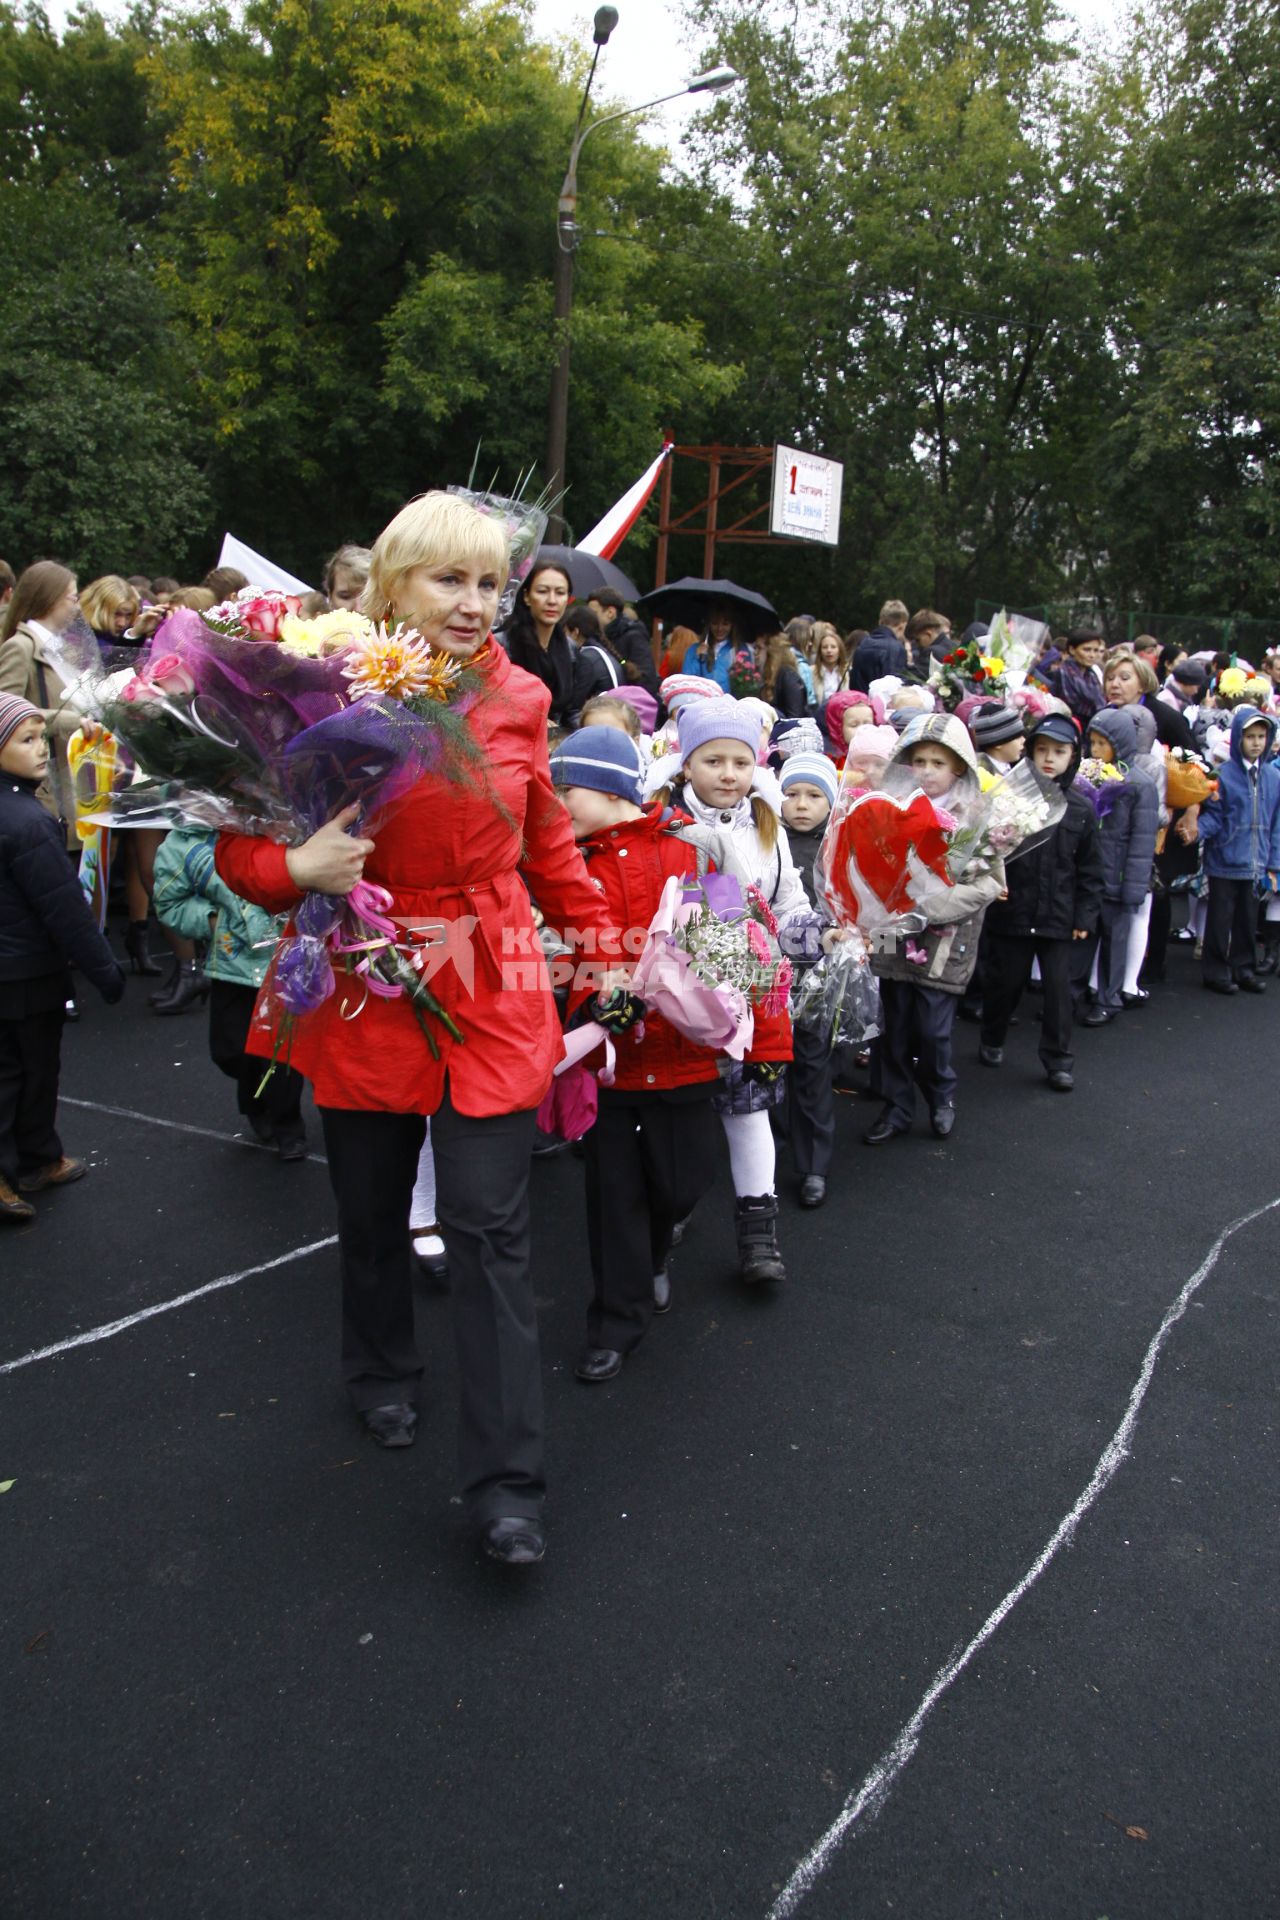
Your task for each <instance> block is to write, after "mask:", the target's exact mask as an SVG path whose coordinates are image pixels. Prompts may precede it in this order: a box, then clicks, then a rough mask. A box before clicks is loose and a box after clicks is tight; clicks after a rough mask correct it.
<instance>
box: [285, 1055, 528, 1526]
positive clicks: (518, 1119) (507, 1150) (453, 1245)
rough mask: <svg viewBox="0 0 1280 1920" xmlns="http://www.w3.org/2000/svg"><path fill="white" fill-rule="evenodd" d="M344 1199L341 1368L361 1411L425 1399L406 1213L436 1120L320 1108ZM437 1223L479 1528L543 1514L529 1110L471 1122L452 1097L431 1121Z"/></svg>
mask: <svg viewBox="0 0 1280 1920" xmlns="http://www.w3.org/2000/svg"><path fill="white" fill-rule="evenodd" d="M320 1117H321V1120H322V1122H323V1125H324V1139H325V1151H326V1153H327V1155H328V1159H329V1178H330V1181H331V1183H332V1186H333V1192H334V1197H335V1199H336V1200H337V1203H338V1245H339V1255H340V1262H341V1268H342V1371H343V1378H344V1380H345V1381H346V1386H347V1391H348V1393H349V1394H350V1396H351V1400H352V1403H353V1405H354V1406H356V1407H357V1408H359V1409H361V1410H367V1409H368V1408H370V1407H378V1406H386V1405H390V1404H392V1403H394V1402H407V1403H409V1404H410V1405H413V1404H415V1403H416V1401H417V1397H418V1387H419V1383H420V1381H421V1379H422V1361H421V1359H420V1358H419V1355H418V1347H417V1341H416V1339H415V1335H414V1324H413V1256H412V1248H411V1245H410V1237H409V1203H410V1200H411V1199H412V1197H413V1183H414V1178H415V1176H416V1173H417V1168H418V1154H419V1152H420V1151H421V1148H422V1142H423V1138H424V1136H425V1133H426V1123H425V1122H424V1120H423V1118H422V1115H421V1114H415V1113H354V1112H349V1111H346V1110H340V1109H337V1108H334V1107H325V1108H323V1109H322V1110H321V1116H320ZM431 1145H432V1149H433V1151H434V1153H435V1161H436V1186H437V1216H438V1219H439V1223H440V1232H441V1234H442V1236H443V1238H444V1244H445V1250H446V1252H447V1254H448V1256H449V1278H450V1283H451V1285H450V1290H451V1295H452V1305H453V1329H454V1343H455V1346H456V1349H457V1356H458V1376H459V1388H460V1401H461V1405H460V1419H459V1428H458V1456H459V1464H460V1468H461V1478H462V1493H463V1498H464V1500H465V1502H466V1505H467V1509H468V1512H469V1514H470V1516H471V1518H472V1519H473V1520H474V1521H475V1522H476V1523H477V1524H478V1525H481V1526H483V1525H484V1524H485V1523H486V1522H487V1521H489V1520H492V1519H496V1518H499V1517H501V1516H502V1515H506V1514H518V1515H523V1516H525V1517H528V1516H531V1515H536V1514H538V1513H540V1512H541V1509H542V1501H543V1496H544V1493H545V1491H546V1479H545V1471H544V1467H543V1421H542V1372H541V1359H540V1354H539V1348H538V1317H537V1313H536V1311H535V1308H534V1301H533V1284H532V1280H531V1278H530V1273H529V1164H530V1162H529V1155H530V1152H531V1150H532V1147H533V1113H532V1111H529V1112H526V1113H500V1114H495V1115H493V1116H491V1117H489V1118H486V1119H479V1120H477V1119H473V1118H472V1117H471V1116H470V1115H468V1114H463V1113H459V1112H458V1111H457V1109H456V1108H455V1107H454V1105H453V1102H452V1100H451V1098H450V1096H449V1089H448V1086H447V1084H446V1087H445V1095H444V1099H443V1100H442V1102H441V1104H440V1107H439V1108H438V1110H437V1111H436V1112H435V1113H434V1114H432V1116H431Z"/></svg>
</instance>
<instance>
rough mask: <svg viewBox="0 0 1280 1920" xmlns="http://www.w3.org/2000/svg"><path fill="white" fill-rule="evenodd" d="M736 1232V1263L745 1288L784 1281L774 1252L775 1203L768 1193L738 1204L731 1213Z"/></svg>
mask: <svg viewBox="0 0 1280 1920" xmlns="http://www.w3.org/2000/svg"><path fill="white" fill-rule="evenodd" d="M734 1225H735V1226H736V1228H737V1230H738V1262H739V1269H740V1271H741V1274H742V1278H743V1279H744V1280H745V1281H746V1282H747V1283H748V1285H749V1286H756V1285H758V1283H759V1282H760V1281H762V1280H773V1281H778V1280H785V1279H786V1277H787V1270H786V1268H785V1267H784V1266H783V1264H782V1255H781V1254H780V1253H779V1252H778V1202H777V1198H776V1196H775V1195H774V1194H772V1193H761V1194H757V1195H755V1196H754V1197H750V1196H748V1197H744V1198H741V1199H739V1200H738V1202H737V1205H736V1207H735V1209H734Z"/></svg>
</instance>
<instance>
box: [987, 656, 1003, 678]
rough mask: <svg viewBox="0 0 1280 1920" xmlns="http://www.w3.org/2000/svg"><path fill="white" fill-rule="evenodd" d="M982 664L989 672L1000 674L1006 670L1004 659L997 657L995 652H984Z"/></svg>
mask: <svg viewBox="0 0 1280 1920" xmlns="http://www.w3.org/2000/svg"><path fill="white" fill-rule="evenodd" d="M982 665H983V667H984V668H985V670H986V671H987V672H988V673H997V674H999V673H1003V672H1004V661H1003V660H999V659H997V658H996V656H995V654H994V653H984V654H983V655H982Z"/></svg>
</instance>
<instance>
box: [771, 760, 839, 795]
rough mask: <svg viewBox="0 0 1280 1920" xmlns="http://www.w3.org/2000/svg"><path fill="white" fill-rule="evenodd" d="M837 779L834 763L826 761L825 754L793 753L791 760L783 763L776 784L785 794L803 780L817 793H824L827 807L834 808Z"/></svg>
mask: <svg viewBox="0 0 1280 1920" xmlns="http://www.w3.org/2000/svg"><path fill="white" fill-rule="evenodd" d="M838 779H839V775H838V774H837V773H836V763H835V761H834V760H830V759H828V758H827V755H826V754H825V753H793V754H792V756H791V758H790V759H789V760H787V761H785V762H784V763H783V767H782V772H781V773H780V774H779V775H778V784H779V785H780V786H781V788H782V791H783V792H784V793H785V792H786V791H787V788H788V787H794V786H798V785H799V783H800V782H801V781H802V780H803V781H805V782H807V784H808V785H809V786H811V787H817V788H818V790H819V792H821V793H824V794H825V795H826V797H827V805H828V806H829V807H834V805H835V803H836V785H837V782H838Z"/></svg>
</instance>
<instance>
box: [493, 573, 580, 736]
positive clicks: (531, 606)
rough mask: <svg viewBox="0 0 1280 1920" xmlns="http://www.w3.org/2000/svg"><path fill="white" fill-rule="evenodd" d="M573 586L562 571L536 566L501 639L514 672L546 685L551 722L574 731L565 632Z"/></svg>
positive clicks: (570, 656)
mask: <svg viewBox="0 0 1280 1920" xmlns="http://www.w3.org/2000/svg"><path fill="white" fill-rule="evenodd" d="M572 597H573V583H572V582H571V580H570V579H569V576H568V574H567V573H566V572H565V570H564V568H563V567H558V566H556V565H555V563H554V562H553V561H550V560H546V561H543V562H542V563H541V564H537V563H535V565H534V568H533V572H532V573H531V574H530V575H529V577H528V579H527V580H526V581H525V583H524V585H523V586H522V587H521V589H520V592H519V594H518V595H517V597H516V604H515V606H514V608H513V609H512V613H511V618H510V619H509V620H508V622H507V624H506V626H505V627H504V628H503V629H502V632H501V633H500V634H499V635H498V636H497V638H498V639H499V641H500V642H501V644H502V646H503V647H504V648H505V650H506V653H507V656H508V658H509V659H510V661H511V663H512V665H513V666H516V667H523V668H524V670H525V672H526V673H531V674H533V676H534V678H535V679H537V680H541V682H542V684H543V686H544V687H546V689H547V691H548V692H549V693H550V695H551V712H550V715H549V716H548V717H549V719H550V720H551V721H552V722H553V723H554V724H555V725H556V726H561V727H572V726H574V725H575V724H576V723H575V719H574V715H575V712H576V708H575V703H574V694H573V669H574V653H573V642H572V641H571V640H570V638H569V636H568V634H567V633H566V632H565V630H564V614H565V609H566V608H567V606H568V605H569V601H570V600H571V598H572Z"/></svg>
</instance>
